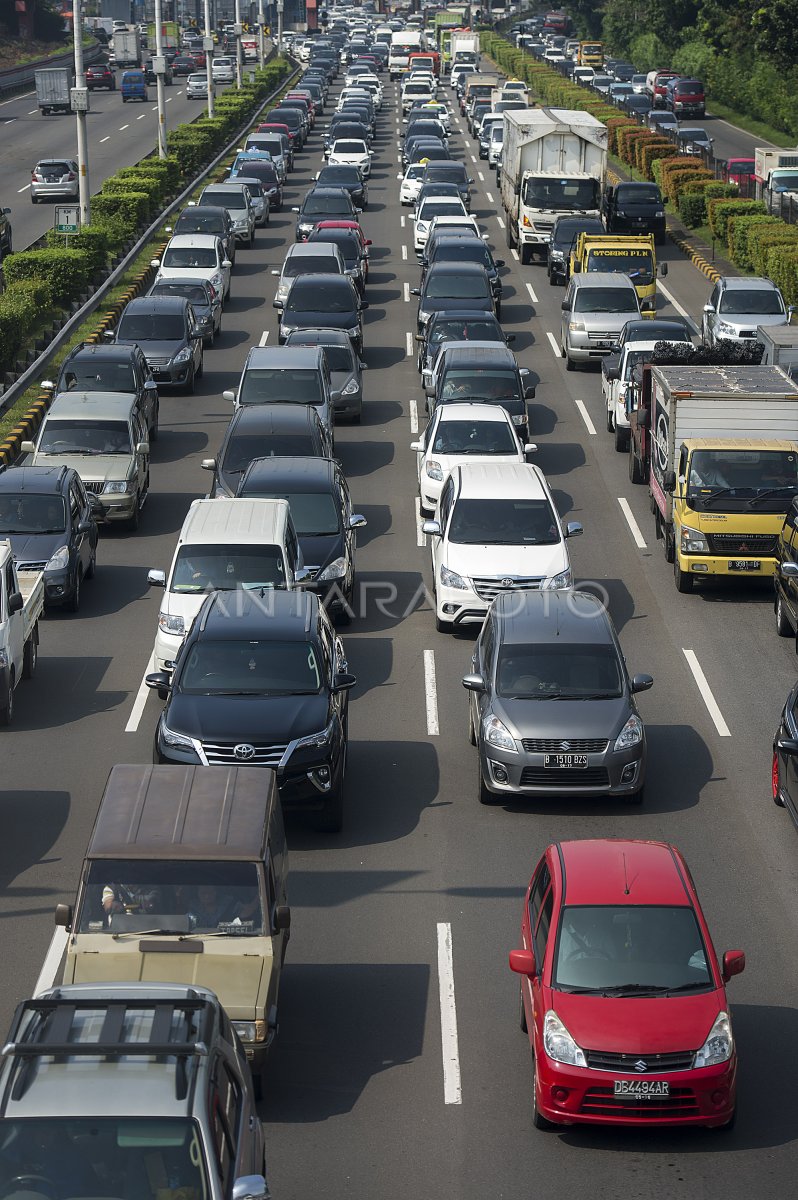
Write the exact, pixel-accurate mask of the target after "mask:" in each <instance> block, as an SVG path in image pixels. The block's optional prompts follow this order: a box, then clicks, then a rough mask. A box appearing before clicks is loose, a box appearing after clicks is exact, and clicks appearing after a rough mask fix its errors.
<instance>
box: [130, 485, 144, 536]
mask: <svg viewBox="0 0 798 1200" xmlns="http://www.w3.org/2000/svg"><path fill="white" fill-rule="evenodd" d="M140 520H141V495H140V494H138V493H137V494H136V504H135V507H134V509H133V516H132V517H130V518H129V520H128V521H127V527H128V529H129V530H130V531H131V533H135V532H136V530H137V529H138V527H139V521H140Z"/></svg>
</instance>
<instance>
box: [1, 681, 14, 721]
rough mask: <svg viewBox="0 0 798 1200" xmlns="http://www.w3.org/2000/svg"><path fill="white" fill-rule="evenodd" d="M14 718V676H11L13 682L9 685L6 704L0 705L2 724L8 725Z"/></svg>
mask: <svg viewBox="0 0 798 1200" xmlns="http://www.w3.org/2000/svg"><path fill="white" fill-rule="evenodd" d="M13 719H14V676H13V674H12V676H11V682H10V683H9V685H8V694H7V696H6V700H5V704H3V706H2V707H0V725H5V726H8V725H10V724H11V722H12V721H13Z"/></svg>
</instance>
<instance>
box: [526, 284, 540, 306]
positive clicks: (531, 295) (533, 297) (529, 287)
mask: <svg viewBox="0 0 798 1200" xmlns="http://www.w3.org/2000/svg"><path fill="white" fill-rule="evenodd" d="M526 290H527V291H528V292H529V298H530V300H531V301H532V303H533V304H538V303H539V300H538V298H537V296H536V295H535V289H534V288H533V287H532V284H531V283H528V284H527V285H526Z"/></svg>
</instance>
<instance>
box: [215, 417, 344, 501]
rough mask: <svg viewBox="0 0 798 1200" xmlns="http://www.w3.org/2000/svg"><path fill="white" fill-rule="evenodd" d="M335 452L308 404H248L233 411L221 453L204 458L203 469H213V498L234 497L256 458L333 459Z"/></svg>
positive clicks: (327, 435) (326, 433)
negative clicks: (286, 456)
mask: <svg viewBox="0 0 798 1200" xmlns="http://www.w3.org/2000/svg"><path fill="white" fill-rule="evenodd" d="M332 452H333V448H332V444H331V442H330V436H329V434H328V432H327V430H326V429H325V428H324V426H323V425H322V423H321V421H320V420H319V414H318V413H317V412H316V409H315V408H312V407H311V406H310V405H309V404H281V403H280V402H279V401H276V402H275V403H272V404H245V405H244V406H243V407H242V408H239V409H238V410H237V412H235V413H234V414H233V419H232V420H231V422H230V424H229V425H228V426H227V429H226V430H225V435H224V440H223V442H222V445H221V448H220V450H219V453H218V454H217V456H216V457H215V458H203V460H202V469H203V470H204V471H213V483H212V484H211V487H210V495H211V496H212V497H217V496H235V495H236V493H237V491H238V485H239V483H240V482H241V477H242V476H243V474H244V472H245V471H246V469H247V467H248V466H249V464H250V463H251V462H252V461H253V460H254V459H256V458H270V457H272V456H282V455H292V456H299V455H301V456H302V457H303V458H304V457H314V458H315V457H318V458H331V457H332Z"/></svg>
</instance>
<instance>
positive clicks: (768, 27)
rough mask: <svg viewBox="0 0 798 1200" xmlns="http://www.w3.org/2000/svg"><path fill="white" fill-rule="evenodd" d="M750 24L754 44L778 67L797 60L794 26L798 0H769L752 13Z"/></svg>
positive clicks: (786, 68)
mask: <svg viewBox="0 0 798 1200" xmlns="http://www.w3.org/2000/svg"><path fill="white" fill-rule="evenodd" d="M751 24H752V26H753V29H754V34H755V38H756V48H757V50H758V51H759V53H760V54H764V55H765V56H766V57H767V58H769V59H770V61H771V62H772V63H773V64H774V65H775V66H777V67H779V68H780V70H782V71H789V70H790V68H791V67H794V66H795V65H796V64H797V63H798V49H797V48H796V43H795V31H796V29H798V0H770V4H769V5H768V6H767V7H766V8H758V9H757V10H756V12H754V13H753V16H752V19H751Z"/></svg>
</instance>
